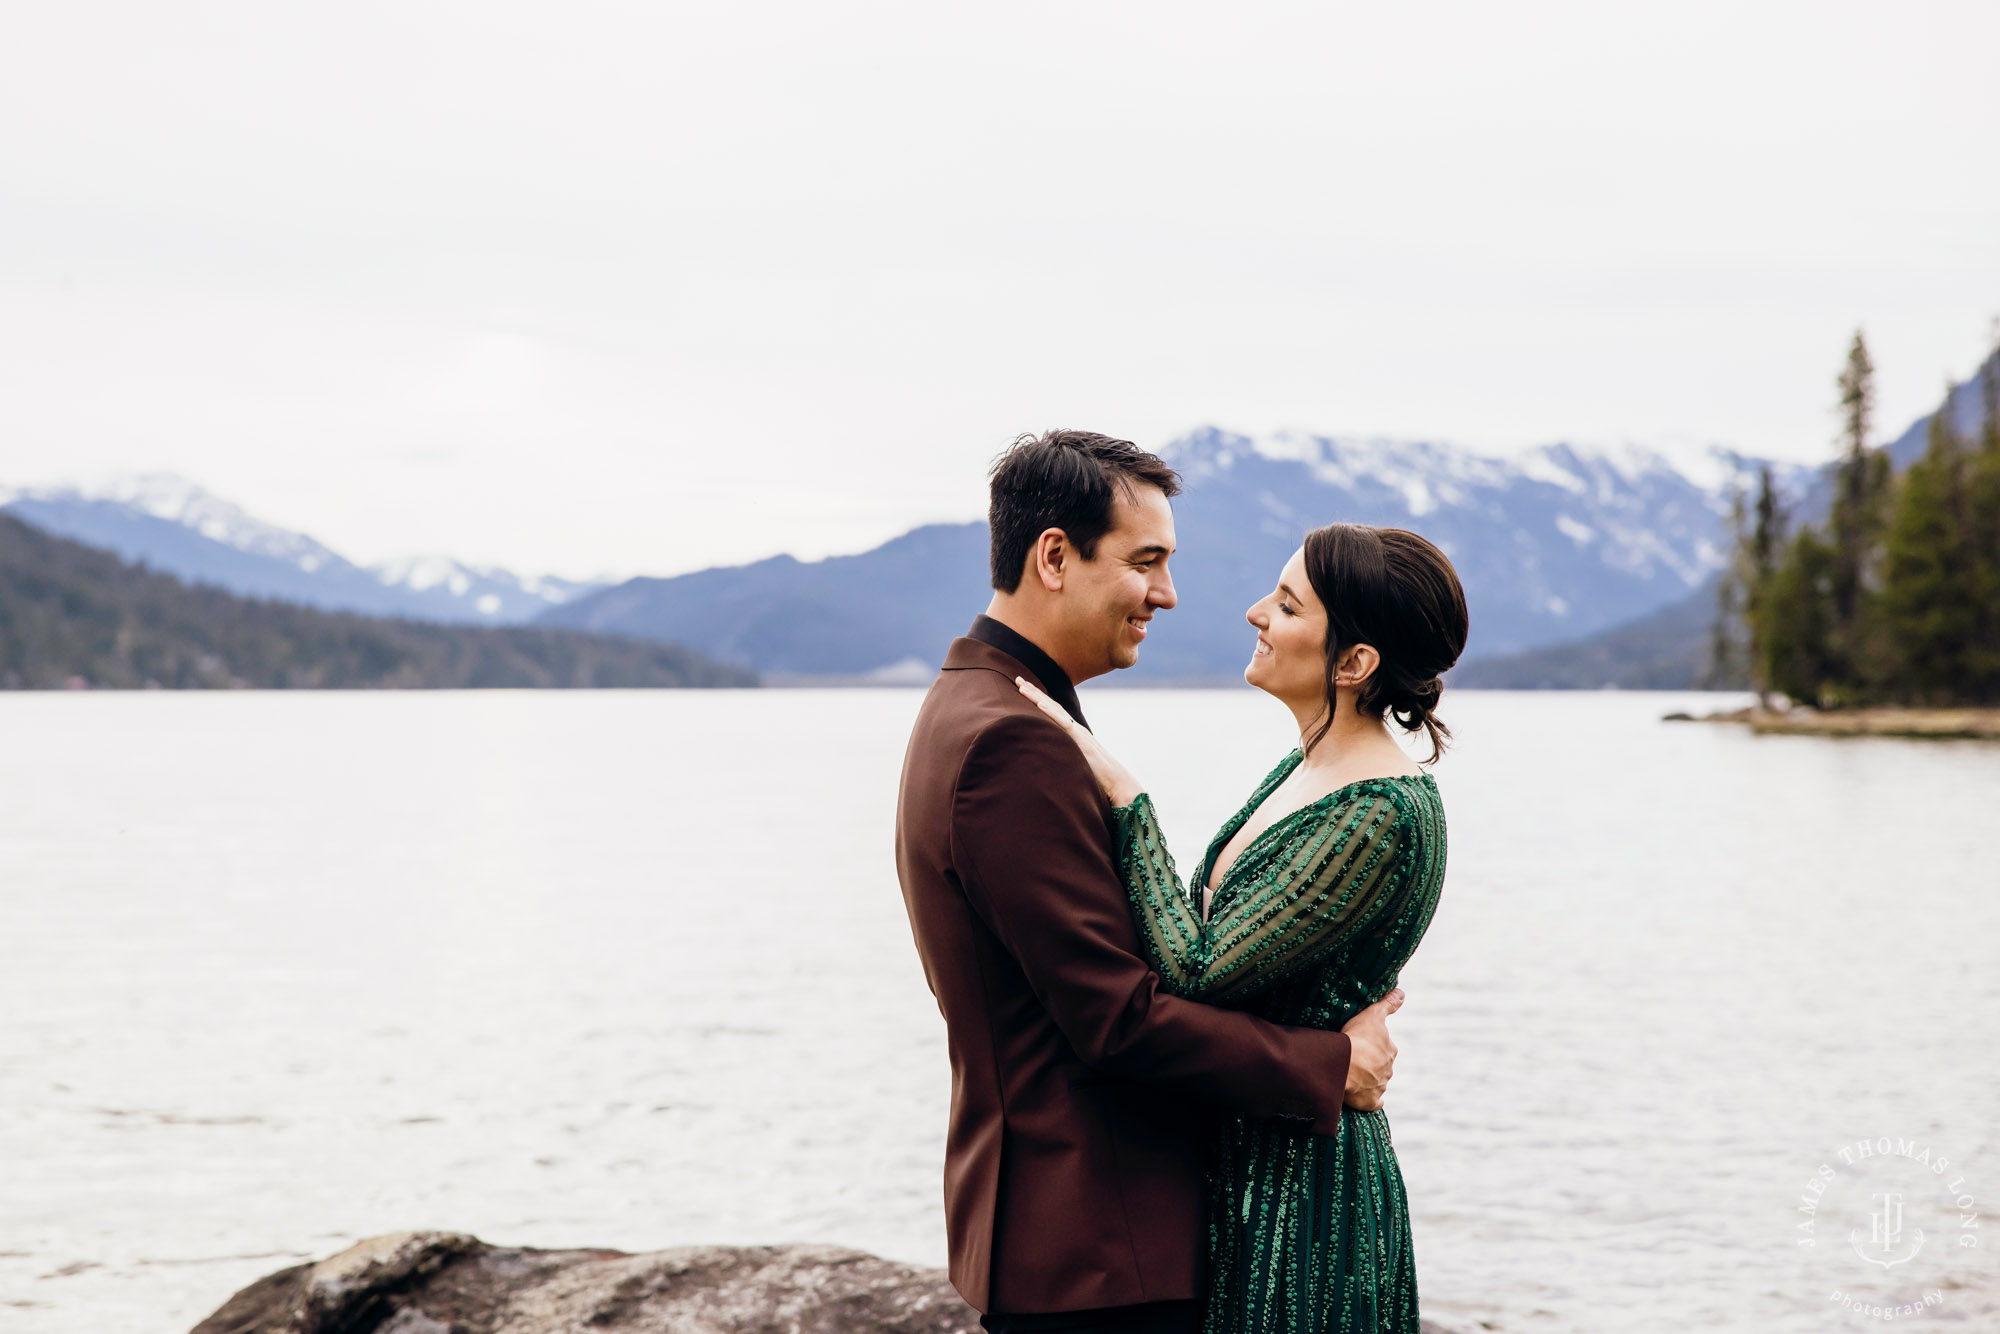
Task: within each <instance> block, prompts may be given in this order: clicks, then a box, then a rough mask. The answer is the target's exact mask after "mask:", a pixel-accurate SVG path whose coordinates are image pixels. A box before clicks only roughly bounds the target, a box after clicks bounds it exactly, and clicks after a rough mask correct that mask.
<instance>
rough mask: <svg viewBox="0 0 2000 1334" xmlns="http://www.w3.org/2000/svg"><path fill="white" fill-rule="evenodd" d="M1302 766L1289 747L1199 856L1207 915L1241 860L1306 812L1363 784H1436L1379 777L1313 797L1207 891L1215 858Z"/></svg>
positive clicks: (1262, 834) (1267, 830)
mask: <svg viewBox="0 0 2000 1334" xmlns="http://www.w3.org/2000/svg"><path fill="white" fill-rule="evenodd" d="M1303 763H1305V753H1304V752H1303V751H1301V750H1300V749H1299V748H1298V747H1297V746H1294V747H1292V749H1291V752H1290V753H1289V754H1287V755H1286V756H1285V758H1284V759H1282V760H1279V761H1278V767H1277V768H1275V769H1273V770H1271V772H1270V773H1268V774H1266V775H1264V781H1263V782H1261V783H1259V784H1258V785H1257V790H1256V791H1254V792H1252V793H1251V794H1250V800H1248V801H1246V802H1245V803H1243V807H1242V809H1241V810H1239V811H1237V812H1236V814H1234V815H1232V816H1230V817H1229V819H1228V820H1226V821H1224V822H1223V825H1222V828H1221V829H1219V830H1217V831H1216V835H1215V837H1214V838H1212V839H1210V840H1209V841H1208V851H1207V852H1205V853H1203V854H1202V859H1201V865H1200V867H1199V868H1197V869H1198V870H1199V871H1200V875H1199V877H1198V878H1197V879H1196V880H1195V889H1196V891H1197V892H1198V893H1204V894H1207V895H1208V908H1209V911H1210V912H1213V911H1214V909H1215V904H1216V902H1217V901H1218V900H1220V899H1221V898H1222V891H1223V890H1224V889H1226V888H1228V886H1229V878H1230V877H1231V876H1233V875H1235V874H1236V868H1237V867H1239V866H1241V865H1242V864H1243V862H1244V860H1245V859H1247V858H1248V857H1249V856H1250V854H1251V852H1252V851H1253V850H1255V849H1256V848H1257V847H1258V846H1259V845H1260V844H1262V843H1263V842H1264V841H1265V840H1266V839H1268V838H1269V837H1270V836H1271V835H1272V834H1273V833H1275V832H1276V831H1277V830H1279V829H1281V828H1283V827H1284V826H1285V825H1288V824H1290V823H1291V822H1292V821H1293V820H1294V819H1296V818H1297V817H1298V816H1301V815H1304V814H1305V813H1306V812H1308V811H1313V810H1317V809H1318V808H1320V807H1322V806H1324V805H1326V804H1327V803H1328V802H1331V801H1333V799H1334V798H1336V797H1338V796H1340V795H1341V794H1342V793H1344V792H1347V791H1349V790H1351V789H1353V788H1357V787H1360V786H1361V785H1362V784H1364V783H1394V782H1405V783H1410V782H1417V783H1428V784H1430V785H1431V786H1432V787H1436V786H1437V780H1436V779H1435V778H1433V777H1431V775H1430V774H1428V773H1414V774H1378V775H1376V776H1374V777H1372V778H1357V779H1355V780H1354V781H1353V782H1351V783H1342V784H1341V785H1340V786H1339V787H1337V788H1334V789H1333V790H1332V791H1331V792H1326V793H1322V794H1321V795H1319V796H1317V797H1314V798H1313V799H1312V800H1311V801H1309V802H1306V803H1305V804H1304V805H1303V806H1295V807H1293V808H1292V809H1291V810H1289V811H1286V812H1285V813H1284V814H1283V815H1281V816H1279V817H1278V818H1277V819H1275V820H1273V821H1271V823H1269V824H1267V825H1265V826H1264V827H1263V828H1262V829H1260V830H1258V831H1257V837H1255V838H1253V839H1251V840H1250V841H1249V842H1248V843H1246V844H1244V845H1243V850H1242V851H1241V852H1239V853H1237V854H1236V856H1235V858H1234V859H1233V860H1232V861H1231V862H1230V863H1229V865H1228V866H1226V867H1224V868H1223V872H1222V878H1221V879H1220V880H1218V881H1216V883H1215V889H1214V890H1213V892H1211V891H1210V890H1209V887H1208V881H1209V874H1210V871H1211V869H1212V868H1213V867H1214V865H1215V857H1216V854H1217V853H1218V852H1220V851H1221V850H1222V849H1223V848H1225V847H1227V846H1228V845H1229V840H1230V839H1232V838H1235V837H1236V833H1237V831H1238V830H1240V829H1242V828H1243V826H1244V825H1245V824H1247V823H1249V820H1250V817H1251V816H1252V815H1255V814H1256V813H1257V809H1258V808H1259V807H1260V806H1262V805H1263V804H1264V800H1265V798H1267V797H1269V796H1270V795H1271V793H1272V792H1274V791H1276V790H1277V787H1278V785H1279V784H1280V783H1282V782H1284V781H1285V780H1286V779H1287V778H1290V777H1291V776H1292V771H1293V770H1295V769H1297V768H1298V767H1299V766H1300V765H1301V764H1303ZM1202 916H1203V918H1204V919H1206V918H1207V916H1208V913H1203V914H1202Z"/></svg>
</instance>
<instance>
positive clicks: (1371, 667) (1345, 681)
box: [1333, 644, 1382, 686]
mask: <svg viewBox="0 0 2000 1334" xmlns="http://www.w3.org/2000/svg"><path fill="white" fill-rule="evenodd" d="M1381 665H1382V655H1381V654H1379V653H1377V652H1376V651H1375V646H1374V645H1373V644H1349V645H1348V646H1347V647H1346V648H1345V649H1343V650H1342V651H1341V654H1340V660H1339V662H1338V663H1337V664H1336V666H1335V669H1334V673H1333V683H1334V684H1335V685H1337V686H1358V685H1360V684H1361V683H1362V682H1363V681H1366V680H1367V679H1368V678H1369V677H1371V676H1373V675H1375V669H1376V668H1377V667H1380V666H1381Z"/></svg>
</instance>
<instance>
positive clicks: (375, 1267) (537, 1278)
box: [193, 1232, 1455, 1334]
mask: <svg viewBox="0 0 2000 1334" xmlns="http://www.w3.org/2000/svg"><path fill="white" fill-rule="evenodd" d="M978 1330H979V1317H978V1315H977V1314H976V1313H975V1312H974V1311H973V1310H972V1308H970V1307H968V1306H967V1305H966V1304H965V1303H964V1302H963V1301H961V1300H959V1296H958V1294H957V1293H956V1292H954V1291H952V1288H951V1284H950V1283H948V1282H946V1281H945V1276H944V1271H943V1270H940V1269H918V1268H915V1267H913V1266H910V1265H905V1264H897V1263H896V1262H895V1261H893V1260H883V1259H880V1258H878V1257H876V1256H873V1255H867V1254H864V1253H863V1252H861V1251H849V1250H843V1249H841V1248H840V1247H838V1246H685V1247H681V1248H679V1249H677V1250H671V1251H653V1252H651V1253H649V1254H645V1255H630V1254H627V1253H626V1252H624V1251H603V1250H596V1251H537V1250H531V1249H528V1248H526V1247H510V1246H488V1245H487V1244H486V1243H485V1242H483V1241H481V1240H479V1239H478V1238H477V1237H468V1236H464V1235H462V1234H460V1233H455V1232H401V1233H397V1234H396V1235H394V1236H388V1237H371V1238H369V1239H368V1240H367V1241H364V1242H359V1243H357V1244H356V1245H353V1246H350V1247H348V1248H347V1249H346V1250H344V1251H342V1252H341V1253H340V1254H338V1255H335V1256H331V1257H329V1258H328V1259H325V1260H321V1261H319V1262H318V1263H316V1264H305V1265H294V1266H293V1267H292V1268H290V1269H281V1270H279V1271H278V1272H277V1273H275V1274H267V1275H265V1276H264V1277H263V1278H260V1279H258V1280H257V1281H256V1282H255V1283H252V1284H251V1285H250V1286H249V1287H247V1288H245V1289H243V1291H241V1292H239V1293H237V1294H236V1295H235V1296H234V1297H231V1298H230V1299H229V1300H228V1301H227V1302H225V1303H224V1304H223V1306H222V1309H221V1310H219V1311H217V1312H216V1313H215V1314H214V1315H212V1316H210V1317H209V1318H208V1319H206V1320H204V1321H202V1322H201V1323H200V1324H199V1325H196V1326H195V1327H194V1330H193V1334H598V1331H624V1332H625V1334H976V1331H978ZM1423 1334H1455V1332H1454V1331H1453V1330H1450V1329H1448V1328H1447V1327H1444V1326H1440V1325H1436V1324H1433V1323H1432V1322H1431V1321H1428V1320H1426V1321H1424V1322H1423Z"/></svg>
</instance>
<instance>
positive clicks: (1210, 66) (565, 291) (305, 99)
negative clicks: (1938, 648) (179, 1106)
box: [0, 0, 2000, 575]
mask: <svg viewBox="0 0 2000 1334" xmlns="http://www.w3.org/2000/svg"><path fill="white" fill-rule="evenodd" d="M5 28H6V30H5V32H4V33H0V482H20V481H47V480H55V479H60V478H66V477H71V476H77V475H80V474H83V473H91V472H96V471H101V470H104V469H112V468H116V469H128V470H148V469H171V470H173V471H177V472H180V473H184V474H187V475H189V476H192V477H194V478H197V479H199V480H200V481H201V482H203V483H204V484H205V485H207V486H209V487H211V488H213V489H215V490H217V491H219V492H221V493H223V494H226V495H230V496H232V497H234V498H237V499H240V500H241V501H242V502H243V503H245V504H246V505H247V506H249V507H250V508H251V509H252V510H253V511H254V512H257V513H259V514H263V515H267V516H268V517H270V518H272V519H274V520H276V521H278V522H282V523H285V524H287V525H288V526H292V527H297V528H301V529H304V530H306V531H309V532H311V533H313V534H314V535H315V536H318V537H320V538H322V539H324V540H326V541H327V542H329V543H330V544H332V545H333V546H335V547H336V548H338V549H340V550H342V551H344V552H347V553H349V554H352V555H353V556H354V557H356V558H357V559H362V560H373V559H379V558H383V557H386V556H389V555H393V554H397V553H401V552H407V551H410V550H447V551H451V552H452V553H453V554H455V555H458V556H462V557H464V558H466V559H468V560H472V561H495V562H500V563H505V564H508V565H511V566H515V567H517V568H529V569H536V568H547V569H552V570H559V571H562V572H565V573H569V574H575V575H589V574H595V573H599V572H603V571H607V570H627V571H630V570H652V571H665V570H673V569H682V568H688V567H692V566H698V565H703V564H708V563H711V562H713V561H717V560H729V559H742V558H746V557H750V556H755V555H759V554H764V553H767V552H769V551H772V550H775V549H781V548H782V549H790V550H794V551H797V552H799V553H801V554H814V553H818V552H824V551H828V550H838V549H843V548H851V547H854V546H858V545H863V544H865V543H867V542H869V541H871V540H874V539H876V538H879V537H883V536H887V535H889V534H890V533H893V532H895V531H898V530H900V529H901V528H903V527H905V526H907V525H909V524H910V523H913V522H917V521H921V520H925V519H931V518H940V517H954V518H956V517H969V516H971V515H973V514H975V513H977V512H978V511H979V510H980V508H981V505H982V499H983V497H982V494H981V486H980V483H981V476H982V472H983V467H984V464H985V462H986V461H987V459H988V458H989V457H990V455H991V454H992V452H993V451H994V450H996V449H997V448H998V447H999V446H1000V445H1002V444H1003V443H1004V442H1005V440H1006V439H1007V438H1008V437H1009V436H1011V435H1012V434H1014V433H1015V432H1017V431H1020V430H1028V429H1038V428H1040V427H1043V426H1048V425H1057V424H1081V425H1089V426H1093V427H1096V428H1098V429H1108V430H1115V431H1119V432H1122V433H1126V434H1130V435H1132V436H1134V437H1135V438H1138V439H1141V440H1143V441H1147V442H1149V443H1159V442H1161V441H1163V440H1164V439H1166V438H1167V437H1168V436H1170V435H1172V434H1173V433H1175V432H1177V431H1179V430H1182V429H1184V428H1186V427H1188V426H1191V425H1194V424H1196V423H1198V422H1203V421H1214V422H1217V423H1220V424H1222V425H1224V426H1226V427H1229V428H1232V429H1238V430H1243V431H1247V432H1252V433H1265V432H1269V431H1271V430H1273V429H1274V428H1277V427H1280V426H1284V425H1289V424H1303V425H1305V426H1306V427H1308V428H1310V429H1311V430H1313V431H1317V432H1331V433H1339V434H1343V435H1347V434H1354V435H1366V434H1387V435H1396V436H1405V437H1417V438H1426V439H1455V440H1459V441H1462V442H1465V443H1468V444H1472V445H1475V446H1481V447H1488V448H1492V447H1503V446H1504V447H1516V446H1524V445H1528V444H1531V443H1536V442H1541V441H1546V440H1555V439H1579V438H1580V439H1635V440H1640V441H1646V440H1652V439H1656V438H1659V439H1664V438H1670V437H1671V438H1687V439H1694V440H1699V441H1702V442H1709V441H1716V442H1721V443H1725V444H1728V445H1731V446H1734V447H1736V448H1739V449H1742V450H1745V451H1747V452H1753V453H1758V452H1768V453H1775V454H1779V455H1781V456H1786V457H1793V458H1807V457H1820V456H1824V455H1825V454H1827V453H1830V451H1831V443H1830V436H1831V434H1832V428H1833V421H1832V417H1831V413H1830V404H1831V401H1832V376H1833V374H1834V372H1835V371H1836V370H1837V368H1838V365H1839V360H1840V357H1841V355H1842V353H1843V351H1844V348H1845V341H1846V338H1847V337H1848V335H1849V334H1850V333H1851V331H1852V329H1853V327H1854V326H1855V325H1856V324H1858V323H1860V324H1866V326H1867V327H1868V330H1869V333H1870V336H1871V339H1872V341H1873V343H1874V345H1875V349H1876V354H1877V356H1876V360H1877V363H1878V365H1879V366H1880V367H1881V368H1882V419H1883V426H1884V430H1885V434H1886V433H1887V432H1889V431H1892V430H1894V429H1897V428H1900V426H1901V425H1902V424H1903V423H1904V422H1905V421H1907V420H1908V419H1909V418H1911V417H1913V416H1915V415H1916V414H1918V413H1920V412H1922V411H1924V410H1925V409H1926V408H1927V407H1928V406H1929V404H1930V402H1931V401H1932V400H1933V399H1934V398H1935V397H1936V395H1937V393H1938V391H1939V389H1940V387H1941V377H1942V375H1943V374H1944V373H1945V372H1947V371H1956V372H1958V373H1960V374H1963V373H1964V372H1965V371H1967V370H1968V369H1970V367H1971V365H1972V364H1973V362H1974V361H1975V359H1976V358H1977V356H1978V354H1979V351H1980V348H1981V345H1982V342H1983V340H1984V337H1985V332H1986V322H1987V319H1988V317H1989V316H1990V315H1991V314H1992V313H1993V311H1994V310H1995V309H1996V308H2000V250H1996V248H1995V247H1993V246H1992V244H1991V239H1992V237H1993V236H1995V235H2000V177H1996V175H1995V174H1994V173H1992V172H1990V171H1981V170H1978V169H1977V165H1978V164H1980V163H1982V162H1984V161H1985V160H1986V158H1987V157H1988V156H1989V155H1990V149H1989V145H1988V143H1987V140H1988V139H1989V138H1990V134H1991V128H1992V126H1993V125H1995V124H2000V83H1996V81H1995V80H1993V79H1992V78H1991V74H1990V69H1989V68H1988V64H1989V62H1990V52H1991V51H1992V50H1994V49H1995V47H1996V43H2000V11H1996V10H1995V9H1994V8H1993V7H1992V6H1990V5H1985V4H1980V3H1977V2H1976V0H1972V2H1968V3H1960V4H1934V5H1925V6H1903V7H1898V8H1895V9H1888V8H1884V7H1881V6H1876V5H1864V4H1856V3H1841V4H1805V3H1792V4H1768V5H1757V6H1742V5H1734V4H1728V5H1725V4H1700V3H1696V4H1687V5H1678V6H1672V7H1669V8H1666V9H1659V8H1657V7H1656V8H1653V9H1648V10H1637V9H1633V8H1631V7H1629V6H1599V5H1584V4H1541V5H1510V6H1489V5H1468V4H1460V5H1442V6H1427V7H1424V8H1423V9H1422V10H1421V11H1413V10H1389V9H1385V8H1383V7H1379V6H1376V7H1364V6H1359V5H1276V4H1251V5H1243V6H1230V7H1221V6H1209V5H1172V4H1161V3H1154V4H1145V5H1137V4H1119V5H1098V6H1088V7H1078V6H1060V5H1053V4H1017V5H1013V6H1008V7H1005V8H1003V9H994V8H991V7H988V8H985V9H975V8H967V7H954V6H938V5H923V4H895V5H881V4H842V5H824V4H820V5H806V4H791V5H764V6H729V5H692V4H690V5H676V6H672V7H653V6H630V5H617V4H609V3H580V4H575V5H568V6H562V7H560V8H558V7H554V6H532V7H530V6H522V5H518V4H504V3H490V2H489V3H485V4H479V5H472V4H438V3H428V4H398V5H394V6H389V5H375V6H370V5H365V4H359V5H346V6H340V7H337V8H336V7H332V6H328V7H324V8H321V9H318V10H314V11H306V10H301V9H299V8H297V7H272V6H263V5H253V4H245V3H232V4H208V5H192V6H178V5H177V6H171V7H160V6H153V5H143V4H138V3H136V2H132V3H122V4H81V5H73V6H40V7H29V8H24V9H22V10H21V12H20V13H19V14H17V15H13V16H10V17H9V19H8V20H7V21H6V25H5Z"/></svg>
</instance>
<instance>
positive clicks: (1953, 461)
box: [1715, 334, 2000, 709]
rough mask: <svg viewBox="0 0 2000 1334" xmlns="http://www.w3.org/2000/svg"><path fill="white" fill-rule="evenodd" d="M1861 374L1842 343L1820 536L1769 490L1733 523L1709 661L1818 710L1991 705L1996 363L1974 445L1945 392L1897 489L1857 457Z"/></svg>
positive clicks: (1999, 560) (1999, 647) (1999, 692)
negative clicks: (1732, 551) (1830, 482)
mask: <svg viewBox="0 0 2000 1334" xmlns="http://www.w3.org/2000/svg"><path fill="white" fill-rule="evenodd" d="M1874 374H1875V369H1874V364H1873V362H1872V360H1871V359H1870V357H1869V354H1868V347H1867V344H1866V343H1865V342H1864V341H1863V339H1862V337H1861V336H1860V335H1859V334H1856V335H1855V338H1854V343H1853V346H1852V347H1851V349H1850V350H1849V352H1848V359H1847V364H1846V366H1845V367H1844V368H1843V370H1842V372H1841V374H1840V377H1839V382H1838V383H1839V388H1840V402H1841V409H1842V422H1843V429H1842V439H1843V445H1844V448H1843V454H1842V458H1841V461H1840V463H1839V466H1838V468H1837V469H1836V471H1835V475H1834V487H1833V498H1832V504H1831V506H1830V508H1829V510H1828V512H1827V514H1826V517H1825V519H1824V521H1823V522H1813V523H1806V524H1803V525H1800V526H1798V527H1796V528H1794V527H1793V526H1792V524H1791V523H1789V522H1788V521H1787V515H1786V514H1785V512H1784V507H1783V506H1782V504H1780V503H1779V502H1778V500H1777V498H1776V497H1775V495H1774V490H1773V487H1772V484H1771V481H1770V479H1769V477H1766V478H1764V480H1763V484H1762V486H1761V487H1760V489H1759V492H1758V495H1757V497H1756V500H1755V503H1754V504H1753V505H1751V506H1748V507H1746V508H1740V509H1739V511H1738V519H1737V530H1738V532H1737V542H1736V559H1735V561H1734V563H1733V565H1732V567H1731V570H1730V572H1729V577H1728V578H1727V579H1726V580H1725V582H1724V584H1723V607H1722V611H1723V616H1722V618H1721V627H1722V629H1723V630H1724V631H1725V633H1724V634H1722V635H1720V636H1719V637H1718V640H1717V651H1716V654H1715V658H1716V660H1717V661H1718V663H1725V664H1726V663H1729V662H1730V661H1732V660H1734V661H1737V662H1740V663H1741V664H1743V666H1744V667H1745V668H1746V669H1747V672H1748V674H1749V675H1750V677H1751V678H1752V680H1753V682H1754V683H1755V685H1756V686H1757V688H1758V689H1759V690H1760V691H1761V692H1765V693H1775V694H1781V695H1785V696H1787V697H1789V698H1791V699H1792V700H1794V701H1796V702H1798V703H1801V704H1812V705H1817V706H1818V707H1820V708H1822V709H1828V708H1841V707H1846V706H1851V705H1869V704H1891V705H1913V706H1933V707H1936V706H1946V707H1948V706H1956V705H1990V704H2000V351H1996V352H1995V353H1994V354H1993V355H1992V356H1990V357H1989V358H1988V359H1987V360H1986V362H1985V364H1984V365H1983V366H1982V367H1981V368H1980V372H1979V375H1978V377H1977V386H1978V395H1977V399H1978V403H1979V413H1978V425H1977V428H1976V430H1974V431H1971V432H1967V431H1965V430H1964V429H1963V426H1962V424H1961V422H1960V421H1959V419H1958V415H1957V414H1956V413H1954V412H1953V411H1952V410H1951V403H1952V400H1953V398H1954V396H1955V395H1956V392H1957V391H1956V390H1953V391H1951V392H1948V393H1947V394H1946V398H1945V403H1944V405H1943V406H1941V407H1940V409H1939V411H1937V412H1936V413H1934V414H1932V416H1931V419H1930V422H1929V426H1928V429H1927V438H1926V444H1925V450H1924V453H1923V455H1922V457H1920V458H1918V459H1916V460H1915V461H1914V462H1912V463H1911V464H1910V465H1909V467H1908V468H1907V469H1905V470H1904V471H1903V472H1902V473H1901V474H1900V475H1899V474H1898V473H1897V472H1896V470H1895V468H1894V466H1893V463H1892V460H1891V458H1890V457H1889V454H1888V452H1887V451H1885V450H1882V449H1876V448H1871V447H1870V446H1869V445H1868V438H1869V435H1870V432H1871V426H1872V417H1873V411H1874V400H1875V387H1874ZM1732 626H1737V627H1740V632H1738V633H1728V631H1729V630H1730V629H1731V627H1732Z"/></svg>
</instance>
